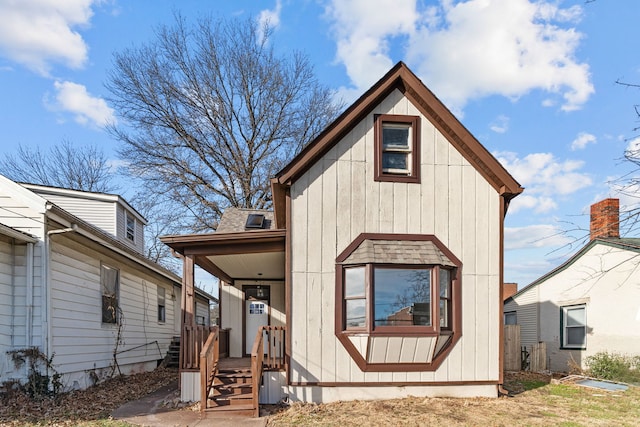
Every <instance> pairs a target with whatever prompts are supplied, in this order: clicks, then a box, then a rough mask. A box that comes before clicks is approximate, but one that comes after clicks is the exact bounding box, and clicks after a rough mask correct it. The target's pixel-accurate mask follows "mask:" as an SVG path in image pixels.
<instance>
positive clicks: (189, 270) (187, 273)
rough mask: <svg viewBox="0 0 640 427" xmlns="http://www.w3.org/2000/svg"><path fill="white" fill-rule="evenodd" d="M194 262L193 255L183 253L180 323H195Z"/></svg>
mask: <svg viewBox="0 0 640 427" xmlns="http://www.w3.org/2000/svg"><path fill="white" fill-rule="evenodd" d="M193 275H194V263H193V255H185V256H184V258H183V267H182V325H183V326H184V325H189V326H194V325H195V317H194V306H195V298H194V289H193V283H194V278H193Z"/></svg>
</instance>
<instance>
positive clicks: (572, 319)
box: [567, 307, 585, 326]
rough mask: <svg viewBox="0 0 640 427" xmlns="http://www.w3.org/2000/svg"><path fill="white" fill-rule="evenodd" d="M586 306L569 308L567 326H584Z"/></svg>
mask: <svg viewBox="0 0 640 427" xmlns="http://www.w3.org/2000/svg"><path fill="white" fill-rule="evenodd" d="M584 312H585V310H584V307H576V308H568V309H567V326H583V325H584V323H585V322H584Z"/></svg>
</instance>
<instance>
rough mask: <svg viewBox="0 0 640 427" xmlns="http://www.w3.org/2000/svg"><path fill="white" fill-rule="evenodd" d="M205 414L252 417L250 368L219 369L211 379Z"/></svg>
mask: <svg viewBox="0 0 640 427" xmlns="http://www.w3.org/2000/svg"><path fill="white" fill-rule="evenodd" d="M206 411H207V412H209V411H211V412H218V411H219V412H224V414H225V415H242V416H249V417H251V416H253V414H254V411H255V408H254V407H253V384H252V376H251V368H250V367H248V368H245V367H236V368H232V367H229V368H224V367H223V368H221V369H219V370H218V372H217V374H216V375H215V376H214V378H213V386H212V389H211V392H210V393H209V399H208V402H207V409H206Z"/></svg>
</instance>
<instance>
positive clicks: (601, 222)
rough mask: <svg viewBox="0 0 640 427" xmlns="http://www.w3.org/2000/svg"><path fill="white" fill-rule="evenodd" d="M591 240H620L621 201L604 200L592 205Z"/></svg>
mask: <svg viewBox="0 0 640 427" xmlns="http://www.w3.org/2000/svg"><path fill="white" fill-rule="evenodd" d="M589 228H590V234H591V240H594V239H606V238H608V237H614V238H620V200H618V199H604V200H602V201H600V202H598V203H594V204H593V205H591V226H590V227H589Z"/></svg>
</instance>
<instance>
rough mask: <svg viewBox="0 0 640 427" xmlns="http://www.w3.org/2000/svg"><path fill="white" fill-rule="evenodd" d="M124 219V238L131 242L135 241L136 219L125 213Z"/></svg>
mask: <svg viewBox="0 0 640 427" xmlns="http://www.w3.org/2000/svg"><path fill="white" fill-rule="evenodd" d="M125 217H126V236H127V239H129V240H131V241H132V242H135V241H136V219H135V218H134V217H133V215H131V214H130V213H129V212H126V213H125Z"/></svg>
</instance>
